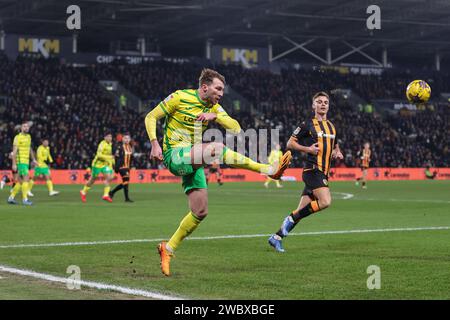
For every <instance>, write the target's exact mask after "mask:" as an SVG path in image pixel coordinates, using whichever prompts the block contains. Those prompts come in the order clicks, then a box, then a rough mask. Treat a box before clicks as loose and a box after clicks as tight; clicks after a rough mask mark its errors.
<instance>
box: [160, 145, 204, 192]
mask: <svg viewBox="0 0 450 320" xmlns="http://www.w3.org/2000/svg"><path fill="white" fill-rule="evenodd" d="M191 149H192V147H191V146H189V147H179V148H173V149H167V150H166V151H164V165H165V166H166V167H167V169H169V171H170V172H171V173H172V174H173V175H175V176H181V177H182V179H183V184H182V186H183V189H184V193H187V192H188V191H189V190H191V189H206V188H207V187H208V185H207V184H206V176H205V171H204V170H203V167H201V168H198V169H194V168H193V167H192V164H191Z"/></svg>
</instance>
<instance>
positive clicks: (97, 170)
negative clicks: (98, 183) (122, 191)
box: [92, 166, 113, 178]
mask: <svg viewBox="0 0 450 320" xmlns="http://www.w3.org/2000/svg"><path fill="white" fill-rule="evenodd" d="M100 173H102V174H103V175H105V174H112V173H113V169H112V168H111V167H108V166H103V167H92V176H93V177H94V178H96V177H97V176H98V175H99V174H100Z"/></svg>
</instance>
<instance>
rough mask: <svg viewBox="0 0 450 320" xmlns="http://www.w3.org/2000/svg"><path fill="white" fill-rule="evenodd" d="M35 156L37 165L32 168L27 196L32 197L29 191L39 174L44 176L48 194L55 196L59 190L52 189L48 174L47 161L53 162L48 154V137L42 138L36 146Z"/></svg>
mask: <svg viewBox="0 0 450 320" xmlns="http://www.w3.org/2000/svg"><path fill="white" fill-rule="evenodd" d="M36 156H37V162H38V165H37V166H36V167H35V168H34V177H33V179H31V180H30V189H29V190H28V196H29V197H33V193H31V189H32V188H33V185H34V180H36V178H39V177H41V176H44V178H45V181H46V184H47V188H48V194H49V195H50V196H56V195H57V194H59V191H55V190H53V182H52V178H51V174H50V168H49V166H48V164H47V163H53V158H52V155H51V154H50V147H49V142H48V139H45V138H44V139H43V140H42V144H41V145H40V146H39V147H38V148H37V151H36Z"/></svg>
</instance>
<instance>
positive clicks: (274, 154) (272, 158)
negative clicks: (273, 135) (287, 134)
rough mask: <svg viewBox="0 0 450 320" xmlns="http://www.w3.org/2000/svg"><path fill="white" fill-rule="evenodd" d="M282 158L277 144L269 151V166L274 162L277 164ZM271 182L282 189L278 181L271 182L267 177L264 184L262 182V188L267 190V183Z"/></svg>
mask: <svg viewBox="0 0 450 320" xmlns="http://www.w3.org/2000/svg"><path fill="white" fill-rule="evenodd" d="M282 156H283V151H281V147H280V145H279V144H277V145H276V146H275V150H272V151H270V155H269V159H268V160H269V164H273V163H276V162H279V161H280V159H281V157H282ZM271 181H275V183H276V185H277V188H283V186H282V185H281V184H280V181H279V180H273V179H271V178H269V177H267V179H266V182H264V187H266V188H268V187H269V183H270V182H271Z"/></svg>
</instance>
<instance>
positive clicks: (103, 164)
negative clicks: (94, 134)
mask: <svg viewBox="0 0 450 320" xmlns="http://www.w3.org/2000/svg"><path fill="white" fill-rule="evenodd" d="M114 163H115V161H114V155H113V152H112V134H111V132H106V133H105V135H104V140H103V141H102V142H100V144H99V145H98V148H97V154H96V155H95V158H94V160H93V161H92V175H91V177H90V178H89V180H88V182H86V184H85V186H84V188H83V190H81V191H80V196H81V201H83V202H86V194H87V192H88V191H89V189H90V188H91V186H92V185H93V184H94V182H95V180H96V179H97V177H98V175H99V174H100V173H101V174H103V177H104V178H105V188H104V189H103V197H102V199H103V200H105V201H108V202H112V199H111V197H110V196H109V191H110V190H111V187H110V183H111V181H112V179H113V178H114V173H113V167H114Z"/></svg>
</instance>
